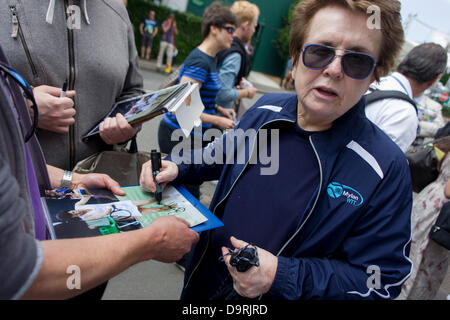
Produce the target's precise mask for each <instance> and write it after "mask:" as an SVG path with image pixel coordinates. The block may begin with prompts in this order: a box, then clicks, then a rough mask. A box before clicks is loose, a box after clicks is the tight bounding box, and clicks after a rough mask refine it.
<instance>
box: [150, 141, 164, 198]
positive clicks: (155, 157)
mask: <svg viewBox="0 0 450 320" xmlns="http://www.w3.org/2000/svg"><path fill="white" fill-rule="evenodd" d="M150 159H151V161H152V174H153V181H155V185H156V191H155V199H156V201H157V202H158V204H159V203H161V200H162V189H161V185H160V184H159V183H158V182H156V176H157V175H158V173H159V170H160V169H161V167H162V164H161V153H160V152H157V151H156V150H152V151H151V152H150Z"/></svg>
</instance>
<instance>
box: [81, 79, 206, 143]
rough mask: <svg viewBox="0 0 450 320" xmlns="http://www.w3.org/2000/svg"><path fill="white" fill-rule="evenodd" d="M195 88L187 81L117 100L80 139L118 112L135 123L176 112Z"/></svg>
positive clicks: (96, 131)
mask: <svg viewBox="0 0 450 320" xmlns="http://www.w3.org/2000/svg"><path fill="white" fill-rule="evenodd" d="M197 88H198V85H197V84H194V83H192V82H189V81H188V82H183V83H180V84H177V85H175V86H171V87H168V88H164V89H161V90H158V91H154V92H150V93H146V94H144V95H140V96H136V97H133V98H130V99H127V100H123V101H119V102H117V103H115V104H114V105H113V106H112V108H111V110H110V111H109V112H108V114H107V115H106V116H105V117H103V118H102V119H100V120H99V121H98V122H97V123H96V124H95V126H94V127H92V128H91V129H90V130H89V131H88V132H87V133H86V134H85V135H84V136H83V137H82V139H83V141H85V142H86V141H87V140H89V138H90V137H92V136H95V135H97V134H98V133H99V128H100V123H101V122H102V121H103V120H104V119H105V118H108V117H115V116H116V115H117V114H118V113H120V114H122V115H123V116H124V117H125V119H127V121H128V123H129V124H136V123H142V122H145V121H147V120H150V119H152V118H154V117H156V116H159V115H161V114H163V113H166V112H176V111H177V110H178V109H179V108H180V107H181V106H182V105H183V102H184V101H185V100H186V98H187V97H188V96H189V95H190V94H191V93H192V92H193V91H194V90H195V89H197ZM196 101H197V100H196ZM202 106H203V105H202ZM203 108H204V107H203ZM203 108H202V111H203Z"/></svg>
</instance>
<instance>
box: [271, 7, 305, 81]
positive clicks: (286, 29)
mask: <svg viewBox="0 0 450 320" xmlns="http://www.w3.org/2000/svg"><path fill="white" fill-rule="evenodd" d="M300 1H301V0H295V1H294V2H293V3H292V4H291V6H290V7H289V12H288V15H287V17H284V18H283V28H282V29H280V31H278V34H277V37H276V38H275V39H273V41H272V42H273V45H274V47H275V49H276V50H277V52H278V55H279V56H280V57H281V59H282V60H283V65H286V62H287V61H288V60H289V58H290V56H289V41H290V39H291V37H290V31H291V23H292V19H293V17H294V9H295V7H296V6H297V4H298V3H299V2H300ZM283 73H284V71H283ZM283 76H284V74H283Z"/></svg>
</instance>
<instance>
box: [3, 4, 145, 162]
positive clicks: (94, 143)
mask: <svg viewBox="0 0 450 320" xmlns="http://www.w3.org/2000/svg"><path fill="white" fill-rule="evenodd" d="M66 12H68V13H66ZM0 44H1V46H2V47H3V49H4V51H5V53H6V56H7V58H8V60H9V62H10V64H11V66H12V67H13V68H15V69H16V70H17V71H18V72H19V73H20V74H22V75H23V76H24V78H25V79H26V80H27V81H28V82H29V83H30V84H31V85H33V86H39V85H43V84H46V85H50V86H55V87H61V86H62V84H63V82H64V80H65V79H68V80H69V89H74V90H76V95H75V97H74V102H75V109H76V112H77V113H76V115H75V124H74V125H73V126H72V127H71V129H70V132H69V133H67V134H58V133H54V132H49V131H45V130H38V133H37V136H38V139H39V142H40V144H41V146H42V149H43V151H44V155H45V158H46V160H47V163H48V164H51V165H54V166H56V167H59V168H63V169H69V170H70V169H72V168H73V166H74V165H75V164H76V162H78V161H79V160H81V159H84V158H86V157H88V156H90V155H92V154H93V153H96V152H99V151H103V150H108V149H111V148H112V147H111V146H108V145H106V144H105V143H104V142H103V141H102V140H101V138H100V137H97V138H93V139H92V140H90V141H88V142H86V143H85V142H83V141H82V140H81V137H82V136H83V135H84V134H85V133H86V132H87V131H88V130H89V129H90V128H91V127H92V126H94V125H95V124H96V123H97V122H98V121H99V120H101V119H102V118H103V117H104V116H105V115H106V114H107V113H108V111H109V110H110V109H111V106H112V105H113V104H114V102H116V101H118V100H122V99H125V98H128V97H131V96H133V95H137V94H141V93H143V90H142V85H143V79H142V76H141V75H140V73H139V71H138V56H137V51H136V47H135V42H134V34H133V27H132V25H131V23H130V20H129V17H128V13H127V11H126V8H125V7H124V5H123V3H122V0H90V1H86V0H70V1H69V0H48V1H46V0H39V1H36V0H4V1H1V4H0Z"/></svg>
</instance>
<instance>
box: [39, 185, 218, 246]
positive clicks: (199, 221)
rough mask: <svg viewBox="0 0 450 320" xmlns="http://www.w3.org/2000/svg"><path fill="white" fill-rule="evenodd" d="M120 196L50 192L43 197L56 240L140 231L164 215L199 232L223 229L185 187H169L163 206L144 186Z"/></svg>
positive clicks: (104, 192)
mask: <svg viewBox="0 0 450 320" xmlns="http://www.w3.org/2000/svg"><path fill="white" fill-rule="evenodd" d="M123 190H125V192H126V195H125V196H116V195H114V194H113V193H112V192H111V191H109V190H104V189H90V190H88V189H54V190H47V191H46V194H45V197H43V198H42V203H43V207H44V211H45V213H46V219H47V226H48V230H49V233H50V236H51V238H52V239H63V238H79V237H91V236H100V235H106V234H111V233H119V232H125V231H129V230H136V229H140V228H143V227H146V226H148V225H149V224H151V223H152V222H153V220H155V219H157V218H158V217H161V216H166V215H174V216H177V217H180V218H183V219H185V220H186V221H187V222H188V223H189V225H190V227H191V228H192V229H193V230H194V231H197V232H200V231H204V230H208V229H212V228H217V227H221V226H223V223H222V222H221V221H220V220H219V219H218V218H216V217H215V216H214V215H213V214H212V212H210V211H209V210H208V209H207V208H206V207H204V206H203V205H202V204H201V203H200V202H199V201H198V200H197V199H196V198H195V197H194V196H192V195H191V194H190V193H189V192H188V191H187V190H186V189H185V188H183V187H181V186H175V187H174V186H170V185H168V186H167V187H166V188H165V189H164V191H163V197H162V200H161V202H160V203H157V201H156V199H155V197H154V195H153V194H152V193H149V192H146V191H144V190H142V188H141V187H140V186H131V187H124V188H123Z"/></svg>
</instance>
